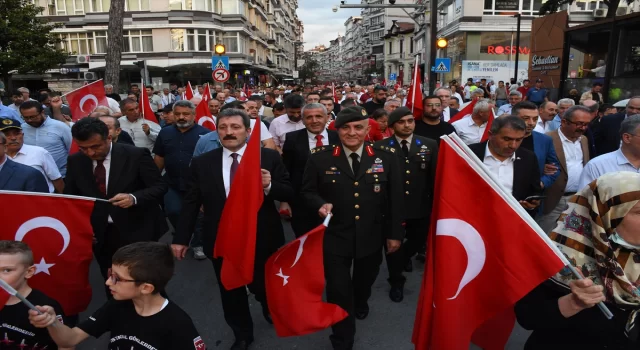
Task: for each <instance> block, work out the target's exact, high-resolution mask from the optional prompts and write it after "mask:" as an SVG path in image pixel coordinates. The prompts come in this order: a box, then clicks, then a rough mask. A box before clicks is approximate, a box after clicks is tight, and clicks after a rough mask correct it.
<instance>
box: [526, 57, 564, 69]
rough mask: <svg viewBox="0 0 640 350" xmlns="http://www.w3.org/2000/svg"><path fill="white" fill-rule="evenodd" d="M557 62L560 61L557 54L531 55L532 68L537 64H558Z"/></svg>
mask: <svg viewBox="0 0 640 350" xmlns="http://www.w3.org/2000/svg"><path fill="white" fill-rule="evenodd" d="M559 63H560V57H558V56H551V55H549V56H547V57H541V56H536V55H533V58H532V59H531V67H532V68H533V67H535V66H539V65H547V64H559Z"/></svg>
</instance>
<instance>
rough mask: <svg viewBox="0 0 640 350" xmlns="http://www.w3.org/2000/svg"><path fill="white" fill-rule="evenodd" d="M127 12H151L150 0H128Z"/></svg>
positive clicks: (126, 4) (126, 3)
mask: <svg viewBox="0 0 640 350" xmlns="http://www.w3.org/2000/svg"><path fill="white" fill-rule="evenodd" d="M124 4H125V10H126V11H148V10H149V0H126V2H125V3H124Z"/></svg>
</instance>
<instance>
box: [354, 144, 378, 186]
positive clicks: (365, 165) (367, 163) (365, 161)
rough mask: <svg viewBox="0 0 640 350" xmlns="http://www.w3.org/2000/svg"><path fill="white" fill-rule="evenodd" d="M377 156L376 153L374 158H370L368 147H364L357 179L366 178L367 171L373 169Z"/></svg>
mask: <svg viewBox="0 0 640 350" xmlns="http://www.w3.org/2000/svg"><path fill="white" fill-rule="evenodd" d="M376 158H377V157H376V155H375V153H374V155H373V156H370V155H369V154H368V153H367V146H364V148H363V149H362V156H361V157H360V169H358V173H357V174H356V177H355V179H356V180H357V179H359V178H361V177H363V176H364V174H365V172H366V171H367V169H369V168H371V166H372V165H373V160H374V159H376Z"/></svg>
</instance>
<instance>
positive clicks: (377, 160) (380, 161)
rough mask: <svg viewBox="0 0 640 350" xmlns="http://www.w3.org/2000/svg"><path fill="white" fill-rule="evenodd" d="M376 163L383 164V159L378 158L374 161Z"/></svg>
mask: <svg viewBox="0 0 640 350" xmlns="http://www.w3.org/2000/svg"><path fill="white" fill-rule="evenodd" d="M374 162H375V163H376V164H382V159H380V158H376V160H374Z"/></svg>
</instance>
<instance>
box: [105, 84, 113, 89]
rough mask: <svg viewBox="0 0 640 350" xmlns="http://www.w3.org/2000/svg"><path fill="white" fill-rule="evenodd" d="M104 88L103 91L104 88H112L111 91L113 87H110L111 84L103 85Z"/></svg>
mask: <svg viewBox="0 0 640 350" xmlns="http://www.w3.org/2000/svg"><path fill="white" fill-rule="evenodd" d="M104 88H105V89H106V88H112V89H113V85H111V84H107V85H105V86H104Z"/></svg>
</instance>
